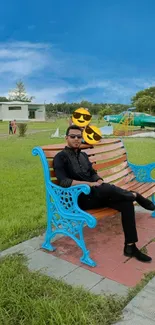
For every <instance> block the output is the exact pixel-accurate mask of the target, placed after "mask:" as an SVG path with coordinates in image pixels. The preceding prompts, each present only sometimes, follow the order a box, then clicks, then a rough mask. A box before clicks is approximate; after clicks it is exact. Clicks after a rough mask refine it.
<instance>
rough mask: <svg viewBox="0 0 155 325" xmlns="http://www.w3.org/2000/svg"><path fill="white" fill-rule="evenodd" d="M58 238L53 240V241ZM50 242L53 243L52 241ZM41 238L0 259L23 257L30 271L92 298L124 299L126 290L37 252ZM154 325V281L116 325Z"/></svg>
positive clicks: (42, 252) (72, 265)
mask: <svg viewBox="0 0 155 325" xmlns="http://www.w3.org/2000/svg"><path fill="white" fill-rule="evenodd" d="M60 237H62V236H60V235H59V236H57V237H56V238H55V240H57V239H59V238H60ZM55 240H54V241H55ZM42 242H43V236H39V237H35V238H32V239H30V240H27V241H25V242H23V243H21V244H18V245H16V246H13V247H11V248H9V249H7V250H5V251H2V252H1V253H0V257H4V256H7V255H10V254H14V253H23V254H24V255H26V256H27V258H28V268H29V270H30V271H40V272H41V273H43V274H46V275H48V276H51V277H55V278H57V279H62V280H64V281H65V282H66V283H68V284H71V285H73V286H81V285H82V286H83V287H84V288H85V289H86V290H89V291H90V292H92V293H95V294H105V293H106V294H117V295H120V296H126V295H127V293H128V287H127V286H124V285H122V284H120V283H117V282H115V281H112V280H110V279H107V278H104V277H102V276H100V275H98V274H96V273H94V272H93V271H89V270H86V269H84V268H82V267H80V266H77V265H75V264H73V263H70V262H67V261H65V260H62V259H61V258H59V257H56V256H53V255H50V254H47V253H45V252H44V251H41V250H40V247H41V243H42ZM154 324H155V278H153V279H152V280H151V281H150V282H149V283H148V284H147V285H146V286H145V287H144V288H143V289H142V290H141V292H140V293H139V294H138V295H137V296H136V297H135V298H134V299H132V300H131V301H130V303H129V304H128V305H127V306H126V307H125V309H124V311H123V320H122V321H120V322H118V323H117V325H154Z"/></svg>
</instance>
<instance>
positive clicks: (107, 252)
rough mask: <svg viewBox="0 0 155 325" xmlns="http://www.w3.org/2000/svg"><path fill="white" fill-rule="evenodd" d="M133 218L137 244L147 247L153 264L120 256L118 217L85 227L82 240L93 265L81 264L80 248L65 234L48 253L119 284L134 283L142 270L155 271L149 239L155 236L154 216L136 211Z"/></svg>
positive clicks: (154, 254)
mask: <svg viewBox="0 0 155 325" xmlns="http://www.w3.org/2000/svg"><path fill="white" fill-rule="evenodd" d="M136 220H137V230H138V236H139V242H138V244H137V246H138V247H139V248H142V247H143V246H146V249H147V251H148V254H150V256H152V258H153V261H152V263H141V262H138V261H137V260H136V259H134V258H132V259H129V258H127V257H125V256H124V255H123V246H124V235H123V231H122V226H121V220H120V217H119V216H115V217H112V218H107V219H104V220H100V221H99V222H98V225H97V227H96V228H94V229H90V228H88V227H86V228H85V229H84V234H85V242H86V245H87V248H88V249H89V250H90V256H91V258H92V259H94V260H95V261H96V262H97V266H96V267H94V268H91V267H89V266H87V265H85V264H83V263H80V257H81V256H82V252H81V249H80V248H79V247H77V245H76V244H75V242H74V241H73V240H72V239H70V238H68V237H63V238H61V239H59V240H57V241H56V242H55V243H54V245H55V246H56V247H57V250H56V251H55V252H54V253H50V254H53V255H55V256H58V257H59V258H62V259H64V260H66V261H68V262H71V263H73V264H76V265H80V266H81V267H83V268H85V269H88V270H90V271H92V272H94V273H97V274H100V275H101V276H104V277H106V278H109V279H111V280H114V281H117V282H119V283H121V284H124V285H127V286H131V287H132V286H135V285H136V284H137V283H138V282H139V281H140V280H141V279H142V278H143V276H144V274H145V273H147V272H150V271H155V242H151V241H152V240H153V239H154V238H155V219H154V218H152V217H151V214H150V213H148V212H146V213H145V212H144V213H142V212H137V213H136Z"/></svg>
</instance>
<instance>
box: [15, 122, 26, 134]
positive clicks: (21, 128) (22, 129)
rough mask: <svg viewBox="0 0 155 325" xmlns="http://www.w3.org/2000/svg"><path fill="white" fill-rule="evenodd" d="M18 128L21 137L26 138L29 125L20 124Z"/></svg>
mask: <svg viewBox="0 0 155 325" xmlns="http://www.w3.org/2000/svg"><path fill="white" fill-rule="evenodd" d="M17 126H18V129H19V136H20V137H24V136H25V133H26V131H27V124H26V123H18V124H17Z"/></svg>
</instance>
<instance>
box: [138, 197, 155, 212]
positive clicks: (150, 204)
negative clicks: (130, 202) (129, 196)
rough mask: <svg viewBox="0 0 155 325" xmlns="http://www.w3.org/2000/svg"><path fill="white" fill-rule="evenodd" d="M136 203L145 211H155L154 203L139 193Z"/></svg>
mask: <svg viewBox="0 0 155 325" xmlns="http://www.w3.org/2000/svg"><path fill="white" fill-rule="evenodd" d="M136 201H137V203H138V204H140V205H141V206H142V207H143V208H144V209H146V210H151V211H154V210H155V205H154V203H153V202H152V201H150V200H148V199H146V198H145V197H144V196H142V195H141V194H139V193H137V197H136Z"/></svg>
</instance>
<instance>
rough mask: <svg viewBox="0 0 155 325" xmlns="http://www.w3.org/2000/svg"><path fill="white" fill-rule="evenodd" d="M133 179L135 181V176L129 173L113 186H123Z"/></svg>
mask: <svg viewBox="0 0 155 325" xmlns="http://www.w3.org/2000/svg"><path fill="white" fill-rule="evenodd" d="M133 179H135V175H134V173H131V174H130V175H128V176H126V177H123V178H122V179H121V180H118V181H116V182H115V185H117V186H123V185H124V184H126V183H129V182H131V181H132V180H133Z"/></svg>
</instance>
